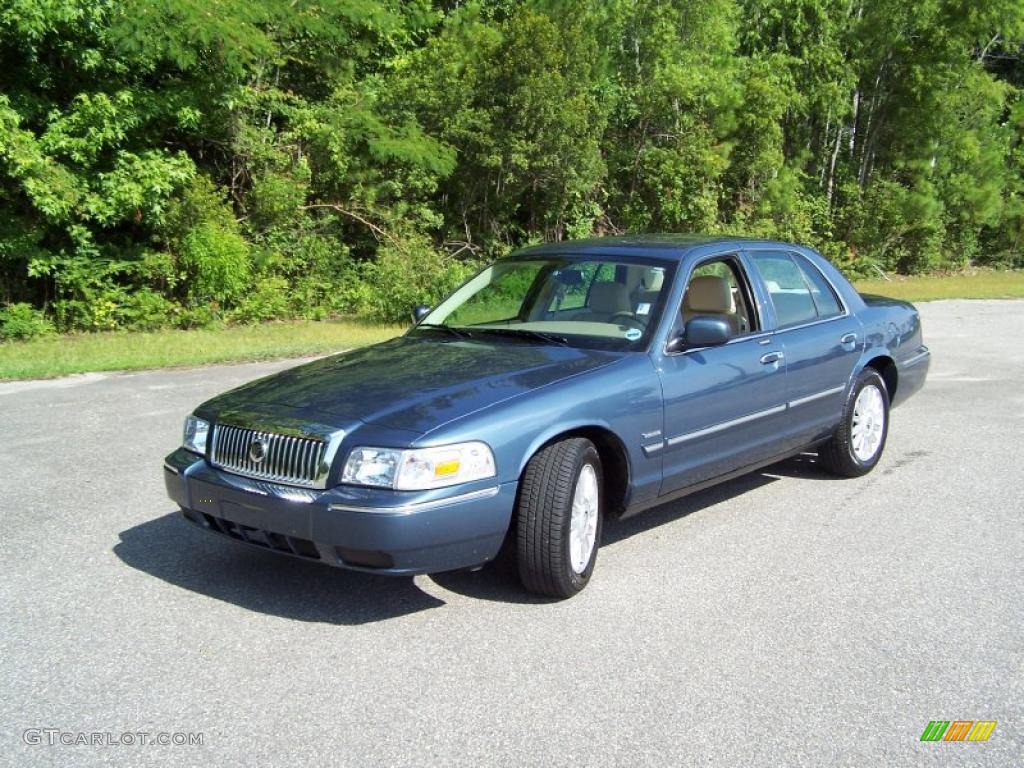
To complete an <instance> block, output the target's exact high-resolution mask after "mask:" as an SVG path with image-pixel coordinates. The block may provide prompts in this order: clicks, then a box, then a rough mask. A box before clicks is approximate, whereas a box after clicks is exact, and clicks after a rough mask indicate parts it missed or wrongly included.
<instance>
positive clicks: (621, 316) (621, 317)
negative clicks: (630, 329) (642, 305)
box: [607, 312, 647, 331]
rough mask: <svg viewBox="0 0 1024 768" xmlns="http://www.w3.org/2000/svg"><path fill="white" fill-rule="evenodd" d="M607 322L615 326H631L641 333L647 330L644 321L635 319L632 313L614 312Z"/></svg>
mask: <svg viewBox="0 0 1024 768" xmlns="http://www.w3.org/2000/svg"><path fill="white" fill-rule="evenodd" d="M607 322H609V323H614V324H615V325H632V326H634V327H635V328H639V329H640V330H641V331H643V330H645V329H646V328H647V323H646V321H644V320H641V319H640V318H638V317H636V316H635V315H634V314H633V313H632V312H616V313H615V314H614V315H612V316H611V317H609V318H608V321H607Z"/></svg>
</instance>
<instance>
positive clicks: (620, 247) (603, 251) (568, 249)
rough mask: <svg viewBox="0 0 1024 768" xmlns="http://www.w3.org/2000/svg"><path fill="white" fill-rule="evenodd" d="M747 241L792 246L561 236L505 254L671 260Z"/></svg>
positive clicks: (721, 239) (705, 238)
mask: <svg viewBox="0 0 1024 768" xmlns="http://www.w3.org/2000/svg"><path fill="white" fill-rule="evenodd" d="M750 245H759V246H765V245H771V246H776V247H779V248H794V247H795V246H794V245H793V244H791V243H783V242H779V241H775V240H758V239H756V238H750V237H734V236H729V235H720V236H715V235H672V234H664V235H617V236H614V237H595V238H591V239H588V240H563V241H562V242H558V243H541V244H540V245H533V246H529V247H527V248H521V249H519V250H517V251H514V252H513V253H511V254H509V258H516V257H522V256H542V255H557V254H563V255H574V256H590V255H595V256H596V255H602V256H607V255H610V254H614V255H615V257H616V258H622V259H629V258H630V257H634V258H651V257H655V258H660V259H666V260H672V261H679V260H681V259H683V258H684V257H685V256H686V255H687V253H689V252H690V251H692V250H694V249H695V248H702V247H704V246H720V247H721V248H722V249H730V248H736V249H739V248H743V247H744V246H750Z"/></svg>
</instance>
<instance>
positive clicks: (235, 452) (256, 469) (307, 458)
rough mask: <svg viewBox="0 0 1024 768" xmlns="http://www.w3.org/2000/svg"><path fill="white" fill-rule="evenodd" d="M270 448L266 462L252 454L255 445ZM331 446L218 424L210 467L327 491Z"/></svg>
mask: <svg viewBox="0 0 1024 768" xmlns="http://www.w3.org/2000/svg"><path fill="white" fill-rule="evenodd" d="M260 441H262V443H263V445H265V446H266V449H265V452H264V457H263V459H262V461H256V460H255V459H254V458H253V457H252V455H251V452H250V449H251V448H252V445H253V443H256V442H260ZM326 451H327V443H325V442H324V441H322V440H315V439H311V438H307V437H288V436H286V435H278V434H274V433H273V432H261V431H259V430H256V429H246V428H244V427H232V426H229V425H227V424H215V425H214V427H213V440H212V442H211V446H210V463H211V464H213V466H215V467H220V468H221V469H225V470H227V471H228V472H234V473H236V474H239V475H245V476H246V477H255V478H259V479H260V480H270V481H271V482H276V483H286V484H288V485H301V486H305V487H307V488H323V487H324V481H325V480H326V477H325V476H324V475H325V474H326V468H325V467H323V466H322V465H323V463H324V457H325V455H326Z"/></svg>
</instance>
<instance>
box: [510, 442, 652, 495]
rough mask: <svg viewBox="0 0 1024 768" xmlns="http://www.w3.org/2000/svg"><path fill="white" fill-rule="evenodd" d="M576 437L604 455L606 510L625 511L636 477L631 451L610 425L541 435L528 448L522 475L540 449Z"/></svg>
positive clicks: (522, 465) (522, 464)
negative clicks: (631, 464) (633, 470)
mask: <svg viewBox="0 0 1024 768" xmlns="http://www.w3.org/2000/svg"><path fill="white" fill-rule="evenodd" d="M573 437H583V438H586V439H587V440H589V441H590V442H592V443H593V444H594V447H595V448H597V453H598V456H600V458H601V470H602V475H603V481H604V482H603V488H602V491H603V492H604V495H605V510H606V511H607V512H610V513H611V514H613V515H619V514H621V513H622V511H623V510H624V509H625V508H626V502H627V499H628V497H629V484H630V478H631V477H632V473H631V469H630V463H629V453H628V451H627V450H626V445H625V443H624V442H623V440H622V438H621V437H619V436H618V435H617V434H616V433H615V432H614V431H613V430H612V429H611V428H609V427H608V426H607V425H606V424H579V425H576V426H572V427H565V428H562V429H561V430H559V431H557V432H553V433H548V434H545V435H543V436H542V437H539V438H538V439H537V440H536V441H535V442H534V443H533V444H532V445H531V446H530V449H529V450H528V451H526V454H525V456H524V458H523V461H522V463H521V465H520V467H519V474H518V476H519V477H520V478H521V477H522V475H523V472H525V471H526V465H527V464H529V463H530V459H532V458H533V457H534V456H536V455H537V453H538V452H539V451H541V450H543V449H544V448H546V447H547V446H549V445H551V444H552V443H557V442H560V441H562V440H567V439H569V438H573Z"/></svg>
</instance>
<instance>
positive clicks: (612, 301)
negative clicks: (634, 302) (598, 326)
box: [574, 283, 630, 322]
mask: <svg viewBox="0 0 1024 768" xmlns="http://www.w3.org/2000/svg"><path fill="white" fill-rule="evenodd" d="M620 312H626V313H629V312H630V307H629V291H628V290H627V288H626V286H625V285H623V284H622V283H594V284H593V285H592V286H590V302H589V303H588V305H587V309H586V311H584V312H581V313H580V314H579V315H577V316H576V317H575V318H574V319H576V320H589V321H591V322H603V321H605V320H608V319H609V318H610V317H611V316H612V315H616V314H618V313H620Z"/></svg>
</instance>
